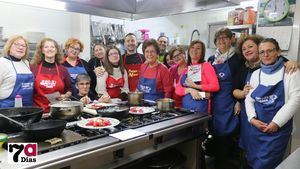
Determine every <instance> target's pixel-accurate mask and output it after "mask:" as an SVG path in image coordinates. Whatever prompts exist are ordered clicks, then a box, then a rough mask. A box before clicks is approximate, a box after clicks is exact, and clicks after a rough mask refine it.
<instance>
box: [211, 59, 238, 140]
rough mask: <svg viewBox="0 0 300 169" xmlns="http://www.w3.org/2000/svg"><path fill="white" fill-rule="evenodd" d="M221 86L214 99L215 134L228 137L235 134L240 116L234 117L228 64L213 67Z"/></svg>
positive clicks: (213, 119)
mask: <svg viewBox="0 0 300 169" xmlns="http://www.w3.org/2000/svg"><path fill="white" fill-rule="evenodd" d="M213 66H214V68H215V70H216V73H217V75H218V80H219V84H220V90H219V92H216V93H213V97H212V106H211V107H212V113H213V116H212V122H213V133H214V134H215V135H217V136H226V135H230V134H232V133H234V132H235V130H236V129H237V127H238V124H239V119H238V116H234V104H235V100H234V98H233V95H232V77H231V73H230V68H229V65H228V62H225V63H221V64H215V65H213Z"/></svg>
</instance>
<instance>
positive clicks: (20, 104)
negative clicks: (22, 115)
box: [15, 95, 23, 107]
mask: <svg viewBox="0 0 300 169" xmlns="http://www.w3.org/2000/svg"><path fill="white" fill-rule="evenodd" d="M15 107H23V102H22V96H21V95H16V97H15Z"/></svg>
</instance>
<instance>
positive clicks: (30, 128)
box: [0, 114, 67, 141]
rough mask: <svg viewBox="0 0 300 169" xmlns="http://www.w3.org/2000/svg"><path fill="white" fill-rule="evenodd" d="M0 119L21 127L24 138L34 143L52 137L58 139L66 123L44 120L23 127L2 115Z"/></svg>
mask: <svg viewBox="0 0 300 169" xmlns="http://www.w3.org/2000/svg"><path fill="white" fill-rule="evenodd" d="M0 117H3V118H5V119H7V120H9V121H11V122H13V123H15V124H17V125H19V126H21V127H22V130H23V131H24V133H25V135H26V137H27V138H28V139H30V140H35V141H43V140H46V139H50V138H53V137H59V136H60V135H61V133H62V131H63V130H64V129H65V127H66V124H67V122H66V121H64V120H45V121H40V122H37V123H31V124H27V125H24V124H22V123H20V122H18V121H16V120H14V119H11V118H9V117H7V116H5V115H3V114H0Z"/></svg>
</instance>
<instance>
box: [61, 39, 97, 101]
mask: <svg viewBox="0 0 300 169" xmlns="http://www.w3.org/2000/svg"><path fill="white" fill-rule="evenodd" d="M65 49H66V57H65V60H64V62H63V64H62V65H64V66H65V67H66V68H67V69H68V72H69V74H70V76H71V82H72V95H73V96H74V95H77V93H78V89H77V88H76V86H75V83H76V77H77V75H78V74H84V73H85V74H89V76H90V77H93V75H94V74H93V71H92V70H89V69H88V68H89V67H88V63H87V62H86V61H85V60H83V59H80V58H79V54H80V52H82V51H83V44H82V43H81V42H80V41H79V40H78V39H75V38H70V39H68V40H67V42H66V43H65ZM94 90H95V89H93V90H92V91H94Z"/></svg>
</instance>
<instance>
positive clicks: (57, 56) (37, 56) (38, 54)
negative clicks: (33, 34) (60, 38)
mask: <svg viewBox="0 0 300 169" xmlns="http://www.w3.org/2000/svg"><path fill="white" fill-rule="evenodd" d="M46 42H53V43H54V46H55V48H56V51H57V52H56V54H55V62H56V63H60V62H61V61H62V59H63V54H62V51H61V49H60V47H59V45H58V43H57V42H56V41H55V40H54V39H51V38H44V39H42V41H41V42H40V43H38V45H37V46H36V51H35V53H34V56H33V58H32V60H31V64H34V65H38V64H40V63H41V61H44V60H45V56H44V54H43V53H42V49H43V47H44V45H45V43H46Z"/></svg>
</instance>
